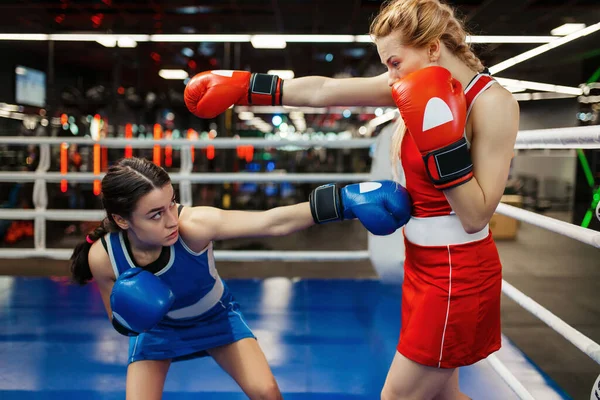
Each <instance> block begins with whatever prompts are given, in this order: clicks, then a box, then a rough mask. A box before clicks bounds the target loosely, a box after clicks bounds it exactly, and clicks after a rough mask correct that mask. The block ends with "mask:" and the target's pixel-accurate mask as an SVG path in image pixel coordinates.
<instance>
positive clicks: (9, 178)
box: [0, 172, 371, 183]
mask: <svg viewBox="0 0 600 400" xmlns="http://www.w3.org/2000/svg"><path fill="white" fill-rule="evenodd" d="M104 175H105V174H104V173H101V174H98V175H94V174H93V173H91V172H69V173H67V174H64V175H63V174H61V173H60V172H0V182H34V181H36V180H38V179H43V180H45V181H47V182H60V181H62V180H67V181H69V182H93V181H95V180H101V179H102V178H103V177H104ZM169 176H170V177H171V181H172V182H174V183H179V182H184V181H189V182H191V183H225V182H252V183H264V182H304V183H306V182H319V183H328V182H338V181H339V182H350V181H365V180H369V179H371V174H369V173H360V174H337V173H331V172H321V173H313V174H302V173H287V172H261V173H258V172H257V173H254V172H233V173H221V172H214V173H212V172H211V173H193V174H192V173H170V174H169Z"/></svg>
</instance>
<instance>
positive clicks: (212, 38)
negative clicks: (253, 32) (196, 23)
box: [149, 34, 250, 43]
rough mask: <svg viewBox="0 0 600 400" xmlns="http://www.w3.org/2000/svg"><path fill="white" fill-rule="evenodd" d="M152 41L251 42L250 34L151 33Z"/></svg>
mask: <svg viewBox="0 0 600 400" xmlns="http://www.w3.org/2000/svg"><path fill="white" fill-rule="evenodd" d="M149 40H150V41H151V42H175V43H201V42H211V43H226V42H231V43H236V42H245V43H247V42H249V41H250V35H179V34H174V35H150V38H149Z"/></svg>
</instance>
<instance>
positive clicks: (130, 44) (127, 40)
mask: <svg viewBox="0 0 600 400" xmlns="http://www.w3.org/2000/svg"><path fill="white" fill-rule="evenodd" d="M117 44H118V45H119V47H123V48H127V49H132V48H134V47H136V46H137V42H136V41H135V40H133V38H131V37H129V36H121V37H120V38H119V39H117Z"/></svg>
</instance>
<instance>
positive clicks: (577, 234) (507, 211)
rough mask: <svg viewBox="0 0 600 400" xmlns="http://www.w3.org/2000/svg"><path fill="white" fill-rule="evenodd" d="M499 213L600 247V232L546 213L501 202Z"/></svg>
mask: <svg viewBox="0 0 600 400" xmlns="http://www.w3.org/2000/svg"><path fill="white" fill-rule="evenodd" d="M496 212H497V213H498V214H502V215H506V216H507V217H511V218H514V219H516V220H519V221H523V222H527V223H529V224H531V225H535V226H537V227H540V228H544V229H546V230H548V231H551V232H554V233H558V234H560V235H563V236H567V237H570V238H571V239H575V240H579V241H580V242H583V243H585V244H589V245H590V246H593V247H596V248H600V232H598V231H595V230H592V229H587V228H583V227H581V226H577V225H574V224H570V223H568V222H564V221H560V220H558V219H555V218H551V217H547V216H545V215H540V214H536V213H534V212H531V211H527V210H523V209H522V208H518V207H515V206H510V205H508V204H504V203H500V204H498V208H496Z"/></svg>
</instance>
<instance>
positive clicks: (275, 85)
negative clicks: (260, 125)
mask: <svg viewBox="0 0 600 400" xmlns="http://www.w3.org/2000/svg"><path fill="white" fill-rule="evenodd" d="M282 100H283V80H282V79H280V78H279V76H277V75H269V74H258V73H254V74H252V75H251V76H250V85H249V87H248V104H250V105H261V106H280V105H281V104H282Z"/></svg>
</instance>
